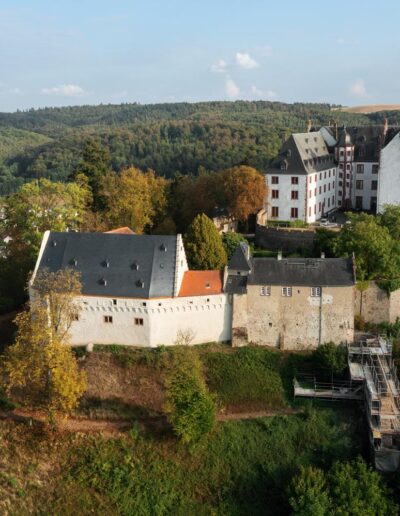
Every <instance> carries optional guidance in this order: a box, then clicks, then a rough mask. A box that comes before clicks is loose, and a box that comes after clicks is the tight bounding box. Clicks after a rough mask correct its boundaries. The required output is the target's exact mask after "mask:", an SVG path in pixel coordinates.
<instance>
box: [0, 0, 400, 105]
mask: <svg viewBox="0 0 400 516" xmlns="http://www.w3.org/2000/svg"><path fill="white" fill-rule="evenodd" d="M399 21H400V2H399V1H398V0H397V1H395V0H380V2H373V1H372V0H364V1H361V0H346V1H343V0H336V1H335V2H323V1H321V0H318V1H314V0H303V1H301V2H300V1H297V0H286V1H285V2H283V1H277V0H274V1H270V0H140V1H137V0H107V1H105V0H80V1H77V0H68V1H65V0H64V1H62V0H58V1H57V0H0V111H15V110H17V109H21V110H24V109H29V108H32V107H33V108H38V107H44V106H67V105H81V104H99V103H121V102H139V103H142V104H147V103H158V102H197V101H207V100H238V99H245V100H258V99H263V100H277V101H282V102H328V103H331V104H342V105H359V104H381V103H400V98H399V93H400V66H399V63H400V37H399ZM396 63H397V64H396Z"/></svg>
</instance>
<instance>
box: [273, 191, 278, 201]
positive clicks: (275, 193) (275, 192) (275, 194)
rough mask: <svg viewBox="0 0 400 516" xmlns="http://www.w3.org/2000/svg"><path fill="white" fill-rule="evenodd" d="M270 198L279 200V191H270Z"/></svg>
mask: <svg viewBox="0 0 400 516" xmlns="http://www.w3.org/2000/svg"><path fill="white" fill-rule="evenodd" d="M272 198H273V199H279V190H272Z"/></svg>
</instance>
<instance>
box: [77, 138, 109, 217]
mask: <svg viewBox="0 0 400 516" xmlns="http://www.w3.org/2000/svg"><path fill="white" fill-rule="evenodd" d="M109 162H110V155H109V153H108V151H107V150H105V149H104V148H102V147H101V146H100V145H99V143H97V141H96V140H94V139H93V138H89V139H87V140H86V142H85V144H84V147H83V151H82V160H81V162H80V163H79V165H78V166H77V168H76V169H75V171H74V178H75V179H76V178H77V177H78V176H79V175H80V174H83V175H84V176H86V177H87V178H88V184H89V187H90V189H91V191H92V196H93V209H94V210H95V211H99V210H102V209H103V208H104V199H103V197H102V195H101V189H102V182H103V178H104V176H105V175H106V174H107V172H108V171H109V170H110V167H109Z"/></svg>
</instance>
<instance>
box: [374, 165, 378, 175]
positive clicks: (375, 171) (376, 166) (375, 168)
mask: <svg viewBox="0 0 400 516" xmlns="http://www.w3.org/2000/svg"><path fill="white" fill-rule="evenodd" d="M378 167H379V165H372V173H373V174H377V173H378Z"/></svg>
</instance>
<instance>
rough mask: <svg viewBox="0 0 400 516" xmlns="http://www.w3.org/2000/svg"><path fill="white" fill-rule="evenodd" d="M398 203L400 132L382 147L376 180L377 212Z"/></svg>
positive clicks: (399, 189) (399, 201) (399, 200)
mask: <svg viewBox="0 0 400 516" xmlns="http://www.w3.org/2000/svg"><path fill="white" fill-rule="evenodd" d="M386 204H395V205H399V204H400V133H397V134H396V136H395V137H394V138H392V140H391V141H390V142H389V143H388V144H387V145H386V146H385V147H384V148H383V149H382V152H381V163H380V168H379V181H378V213H382V212H383V211H384V209H385V205H386Z"/></svg>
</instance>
